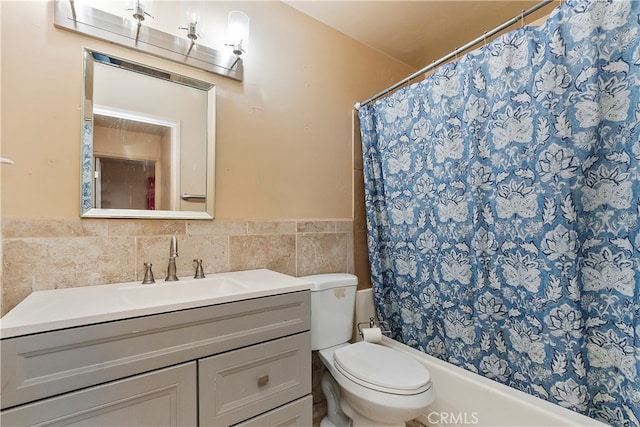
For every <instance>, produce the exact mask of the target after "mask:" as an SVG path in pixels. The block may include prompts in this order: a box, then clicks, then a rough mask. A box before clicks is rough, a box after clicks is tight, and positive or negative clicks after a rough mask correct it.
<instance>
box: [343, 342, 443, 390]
mask: <svg viewBox="0 0 640 427" xmlns="http://www.w3.org/2000/svg"><path fill="white" fill-rule="evenodd" d="M333 361H334V365H335V367H336V369H337V370H338V371H340V373H341V374H342V375H344V376H345V377H347V378H349V379H350V380H351V381H353V382H355V383H357V384H359V385H361V386H363V387H366V388H369V389H372V390H377V391H382V392H386V393H392V394H418V393H422V392H424V391H426V390H428V389H429V388H431V376H430V374H429V371H428V370H427V369H426V368H425V367H424V366H423V365H422V364H420V362H418V361H417V360H415V359H414V358H412V357H411V356H408V355H406V354H403V353H401V352H399V351H397V350H393V349H391V348H388V347H384V346H381V345H377V344H372V343H370V342H366V341H361V342H358V343H355V344H351V345H347V346H344V347H341V348H339V349H338V350H336V351H335V353H334V354H333Z"/></svg>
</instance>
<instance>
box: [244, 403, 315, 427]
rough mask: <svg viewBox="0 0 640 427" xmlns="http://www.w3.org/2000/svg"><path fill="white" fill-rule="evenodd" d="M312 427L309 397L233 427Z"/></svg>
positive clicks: (311, 407)
mask: <svg viewBox="0 0 640 427" xmlns="http://www.w3.org/2000/svg"><path fill="white" fill-rule="evenodd" d="M312 425H313V398H312V397H311V395H308V396H307V397H303V398H302V399H298V400H296V401H295V402H291V403H289V404H287V405H284V406H281V407H279V408H277V409H274V410H273V411H271V412H267V413H266V414H262V415H258V416H257V417H255V418H251V419H250V420H248V421H245V422H243V423H240V424H236V425H235V426H233V427H271V426H274V427H276V426H277V427H285V426H296V427H302V426H308V427H311V426H312Z"/></svg>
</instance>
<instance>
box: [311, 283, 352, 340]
mask: <svg viewBox="0 0 640 427" xmlns="http://www.w3.org/2000/svg"><path fill="white" fill-rule="evenodd" d="M301 279H305V280H307V281H308V282H309V283H311V349H312V350H321V349H323V348H329V347H333V346H334V345H338V344H342V343H346V342H348V341H349V340H350V339H351V334H352V332H353V316H354V312H355V302H356V288H357V287H358V278H357V277H356V276H354V275H353V274H347V273H328V274H316V275H313V276H305V277H301Z"/></svg>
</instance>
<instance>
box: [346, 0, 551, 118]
mask: <svg viewBox="0 0 640 427" xmlns="http://www.w3.org/2000/svg"><path fill="white" fill-rule="evenodd" d="M553 1H555V0H543V1H541V2H540V3H538V4H536V5H535V6H532V7H530V8H529V9H527V10H523V11H522V12H521V13H520V14H519V15H517V16H514V17H513V18H511V19H509V20H508V21H506V22H504V23H502V24H501V25H499V26H497V27H496V28H494V29H493V30H491V31H489V32H486V33H484V34H483V35H482V36H480V37H478V38H477V39H475V40H472V41H470V42H469V43H467V44H465V45H464V46H462V47H459V48H457V49H456V50H454V51H453V52H451V53H449V54H448V55H445V56H443V57H442V58H440V59H438V60H437V61H435V62H433V63H431V64H429V65H427V66H426V67H424V68H422V69H420V70H418V71H416V72H415V73H413V74H411V75H410V76H408V77H406V78H404V79H402V80H400V81H399V82H398V83H396V84H394V85H391V86H389V87H388V88H386V89H385V90H383V91H381V92H378V93H377V94H375V95H373V96H372V97H371V98H369V99H367V100H366V101H362V102H356V103H355V105H354V106H353V108H355V109H356V110H359V109H360V107H361V106H363V105H367V104H368V103H370V102H372V101H375V100H376V99H378V98H380V97H382V96H384V95H386V94H387V93H389V92H391V91H392V90H394V89H397V88H399V87H400V86H402V85H403V84H405V83H407V82H409V81H411V80H413V79H415V78H416V77H418V76H420V75H421V74H424V73H426V72H427V71H430V70H432V69H434V68H436V67H438V66H439V65H441V64H442V63H444V62H446V61H448V60H449V59H451V58H453V57H455V56H456V55H458V54H459V53H460V52H464V51H465V50H467V49H469V48H470V47H473V46H475V45H477V44H478V43H480V42H481V41H484V40H486V39H487V37H491V36H492V35H494V34H496V33H499V32H500V31H502V30H504V29H505V28H507V27H509V26H511V25H513V24H515V23H516V22H518V21H519V20H522V19H524V17H525V16H528V15H530V14H532V13H533V12H535V11H537V10H538V9H541V8H543V7H544V6H546V5H548V4H549V3H552V2H553Z"/></svg>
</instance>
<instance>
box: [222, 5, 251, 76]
mask: <svg viewBox="0 0 640 427" xmlns="http://www.w3.org/2000/svg"><path fill="white" fill-rule="evenodd" d="M227 32H228V36H229V41H230V43H228V44H227V46H231V49H232V50H233V54H234V55H235V56H236V60H235V61H234V62H233V64H232V65H231V68H232V69H233V67H234V66H235V65H236V64H237V63H238V61H239V60H240V55H242V54H243V53H245V49H246V48H247V46H248V45H249V16H247V14H246V13H244V12H241V11H239V10H234V11H231V12H229V16H228V18H227Z"/></svg>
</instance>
